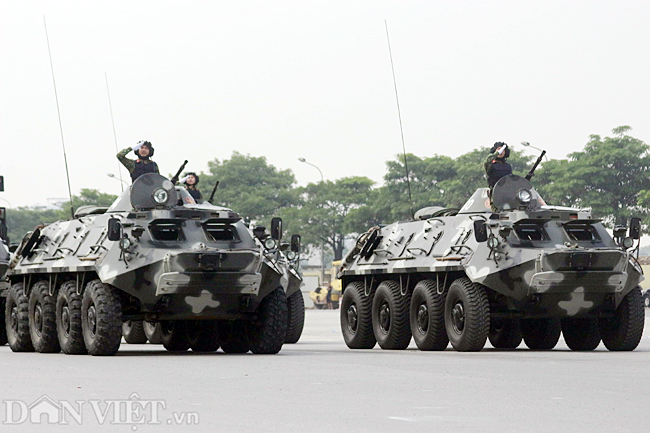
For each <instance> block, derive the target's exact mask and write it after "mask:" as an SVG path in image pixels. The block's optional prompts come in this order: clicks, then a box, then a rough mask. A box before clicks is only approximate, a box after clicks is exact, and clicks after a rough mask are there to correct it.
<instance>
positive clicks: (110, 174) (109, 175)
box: [106, 173, 129, 187]
mask: <svg viewBox="0 0 650 433" xmlns="http://www.w3.org/2000/svg"><path fill="white" fill-rule="evenodd" d="M106 176H108V177H110V178H111V179H115V180H119V181H120V182H122V183H123V184H124V185H126V186H127V187H128V186H129V184H128V183H126V182H125V181H123V180H122V179H118V178H117V177H116V176H115V175H114V174H113V173H106Z"/></svg>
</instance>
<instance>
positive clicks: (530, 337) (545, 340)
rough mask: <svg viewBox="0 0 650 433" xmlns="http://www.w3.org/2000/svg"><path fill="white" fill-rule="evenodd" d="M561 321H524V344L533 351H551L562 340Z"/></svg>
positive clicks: (522, 328)
mask: <svg viewBox="0 0 650 433" xmlns="http://www.w3.org/2000/svg"><path fill="white" fill-rule="evenodd" d="M561 331H562V328H561V327H560V320H559V319H522V320H521V333H522V335H523V337H524V343H526V346H528V348H529V349H532V350H551V349H552V348H554V347H555V345H556V344H557V342H558V340H559V339H560V333H561Z"/></svg>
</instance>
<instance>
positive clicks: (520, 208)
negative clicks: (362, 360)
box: [338, 175, 644, 351]
mask: <svg viewBox="0 0 650 433" xmlns="http://www.w3.org/2000/svg"><path fill="white" fill-rule="evenodd" d="M488 193H489V190H488V188H480V189H478V190H477V191H476V192H475V193H474V195H473V196H472V197H471V198H470V199H469V200H468V201H467V202H466V204H465V205H464V206H463V207H462V208H461V209H442V208H425V209H422V210H420V211H418V213H416V214H415V217H416V218H415V220H414V221H407V222H397V223H394V224H390V225H387V226H383V227H374V228H372V229H370V230H369V231H368V232H367V233H365V234H364V235H362V236H361V237H360V238H359V240H358V242H357V245H356V246H355V248H354V249H353V250H351V251H350V252H349V254H348V255H347V256H346V257H345V259H344V264H343V267H342V270H341V272H340V273H339V274H338V275H339V278H341V279H342V282H343V287H344V288H345V289H344V293H343V300H342V305H341V328H342V332H343V336H344V339H345V342H346V344H347V345H348V346H349V347H350V348H353V349H363V348H366V349H367V348H372V347H374V345H375V344H376V342H378V343H379V345H380V346H381V347H382V348H383V349H405V348H406V347H407V346H408V345H409V344H410V341H411V337H413V339H414V340H415V343H416V345H417V346H418V348H420V350H444V349H445V348H446V347H447V345H448V344H449V342H451V345H452V346H453V348H454V349H456V350H457V351H478V350H481V349H482V348H483V347H484V345H485V343H486V340H487V339H488V338H489V340H490V343H491V344H492V345H493V346H494V347H495V348H502V349H513V348H516V347H518V346H519V345H520V343H521V341H522V339H523V341H524V342H525V344H526V345H527V346H528V347H529V348H530V349H536V350H544V349H546V350H548V349H552V348H553V347H555V345H556V343H557V342H558V339H559V337H560V334H561V333H563V334H564V340H565V341H566V344H567V345H568V346H569V348H571V349H572V350H593V349H595V348H596V347H597V346H598V345H599V344H600V342H601V341H602V342H603V343H604V345H605V347H606V348H607V349H609V350H634V349H635V348H636V347H637V345H638V344H639V341H640V338H641V335H642V333H643V326H644V311H643V300H642V299H641V290H640V288H639V282H640V281H642V280H643V276H642V270H641V267H640V266H639V264H638V263H637V261H636V260H635V258H634V256H633V253H632V249H633V247H634V245H635V244H636V245H637V247H638V242H636V241H637V240H638V239H639V238H640V227H641V226H640V220H639V219H638V218H632V220H631V223H630V233H629V237H626V235H627V233H626V228H625V227H616V228H615V229H614V237H613V238H612V236H610V234H609V233H608V232H607V231H606V230H605V227H603V225H602V224H601V223H600V222H599V221H598V220H597V219H594V218H593V217H592V215H591V213H590V212H589V211H584V210H579V209H572V208H565V207H557V206H549V205H547V204H546V203H545V202H544V200H543V199H542V198H541V197H540V196H539V194H538V193H537V192H536V191H535V189H534V188H533V187H532V185H531V184H530V182H529V181H528V180H527V179H525V178H522V177H519V176H516V175H510V176H507V177H504V178H502V179H501V180H499V182H498V183H497V184H496V185H495V187H494V189H493V191H492V203H491V202H490V198H489V197H488ZM493 209H494V210H493Z"/></svg>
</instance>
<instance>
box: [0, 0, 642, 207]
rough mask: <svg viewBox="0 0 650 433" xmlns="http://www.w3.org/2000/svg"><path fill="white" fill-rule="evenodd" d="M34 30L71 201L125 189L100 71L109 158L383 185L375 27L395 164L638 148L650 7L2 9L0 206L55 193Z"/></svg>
mask: <svg viewBox="0 0 650 433" xmlns="http://www.w3.org/2000/svg"><path fill="white" fill-rule="evenodd" d="M43 15H45V17H46V20H47V27H48V31H49V39H50V45H51V50H52V57H53V62H54V73H55V77H56V83H57V90H58V97H59V104H60V109H61V118H62V124H63V135H64V139H65V145H66V148H67V157H68V163H69V168H70V178H71V184H72V191H73V193H78V192H79V190H80V189H81V188H96V189H99V190H101V191H105V192H110V193H119V191H120V183H119V181H116V180H114V179H110V178H109V177H107V176H106V173H117V169H118V165H117V160H116V159H115V153H116V151H115V147H116V146H115V141H114V138H113V130H112V126H111V117H110V111H109V104H108V97H107V92H106V82H105V76H104V74H105V73H106V74H107V76H108V83H109V86H110V92H111V100H112V106H113V113H114V117H115V129H116V132H117V142H118V147H119V148H120V149H122V148H125V147H128V146H132V145H134V144H135V143H136V142H137V141H139V140H142V139H146V140H149V141H151V142H152V143H153V144H154V146H155V149H156V155H155V157H154V159H155V160H156V161H157V162H158V164H159V166H160V168H161V172H162V173H163V174H167V173H171V172H175V171H176V169H177V167H178V166H179V165H180V164H181V163H182V161H183V160H184V159H188V160H189V165H188V167H187V168H188V169H191V170H192V171H197V172H199V171H202V170H207V161H208V160H212V159H214V158H219V159H225V158H229V157H230V155H231V154H232V152H233V151H235V150H236V151H238V152H241V153H248V154H251V155H253V156H266V157H267V159H268V160H269V162H270V163H271V164H273V165H275V166H276V167H278V168H280V169H287V168H288V169H291V170H293V172H294V173H295V174H296V178H297V181H298V183H299V184H301V185H304V184H306V183H308V182H316V181H318V180H320V176H319V174H318V171H317V170H316V169H314V168H313V167H310V166H308V165H306V164H303V163H300V162H299V161H298V160H297V158H298V157H305V158H306V159H307V160H308V161H310V162H312V163H314V164H316V165H318V166H319V167H320V169H321V170H322V171H323V174H324V176H325V178H326V179H331V180H334V179H337V178H341V177H345V176H352V175H363V176H368V177H370V178H371V179H373V180H375V181H376V182H378V183H380V182H381V180H382V176H383V175H384V172H385V161H387V160H389V159H392V158H394V157H395V155H396V154H398V153H399V152H401V147H402V145H401V141H400V131H399V123H398V116H397V109H396V104H395V93H394V89H393V81H392V75H391V69H390V59H389V55H388V48H387V42H386V33H385V28H384V20H387V21H388V26H389V30H390V38H391V44H392V51H393V58H394V62H395V73H396V77H397V85H398V89H399V97H400V104H401V109H402V119H403V125H404V137H405V140H406V149H407V151H408V152H411V153H414V154H416V155H419V156H432V155H434V154H442V155H449V156H452V157H455V156H458V155H460V154H462V153H465V152H468V151H470V150H472V149H474V148H476V147H478V146H481V145H491V144H492V143H494V142H495V141H505V142H507V143H509V144H511V145H515V146H516V145H517V144H518V143H520V142H521V141H529V142H530V143H531V144H533V145H535V146H538V147H542V148H545V149H547V150H548V154H549V157H551V158H563V157H565V156H566V154H567V153H570V152H573V151H577V150H580V149H582V147H583V146H584V144H585V143H586V142H587V140H588V137H589V135H590V134H599V135H603V136H604V135H608V134H610V132H611V129H612V128H614V127H616V126H620V125H630V126H632V127H633V131H632V135H633V136H635V137H637V138H640V139H642V140H644V141H645V142H648V143H650V122H649V120H650V116H649V112H648V104H649V101H650V25H648V23H649V22H650V2H648V1H625V2H622V1H593V0H591V1H570V0H563V1H549V0H544V1H522V0H518V1H458V0H454V1H433V0H429V1H421V2H416V1H393V2H381V1H376V0H375V1H352V0H347V1H342V2H337V1H333V0H328V1H325V2H312V1H300V2H298V1H296V2H281V1H272V2H269V1H264V2H261V1H260V2H255V1H246V2H233V1H230V2H225V1H223V2H220V1H205V2H199V1H192V2H189V1H183V2H181V1H174V2H171V1H160V0H158V1H147V2H144V1H124V2H122V1H111V2H102V3H101V4H99V2H88V1H83V2H82V1H76V2H72V1H60V0H58V1H56V2H54V1H50V2H34V1H19V2H17V1H10V0H0V145H1V150H2V152H1V153H0V174H2V175H4V177H5V185H6V186H5V192H3V193H0V206H2V205H6V201H8V202H10V203H11V205H12V206H13V207H17V206H24V205H32V204H36V203H45V202H46V201H47V199H48V198H53V197H66V196H67V186H66V180H65V169H64V166H63V154H62V144H61V134H60V132H59V123H58V118H57V111H56V102H55V98H54V89H53V85H52V76H51V71H50V64H49V58H48V52H47V44H46V39H45V30H44V26H43ZM476 169H477V170H482V167H480V166H477V168H476ZM123 174H124V176H127V175H126V171H123ZM208 187H209V186H204V189H205V188H208ZM2 200H6V201H5V202H3V201H2Z"/></svg>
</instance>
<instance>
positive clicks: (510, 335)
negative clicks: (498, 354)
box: [488, 319, 523, 349]
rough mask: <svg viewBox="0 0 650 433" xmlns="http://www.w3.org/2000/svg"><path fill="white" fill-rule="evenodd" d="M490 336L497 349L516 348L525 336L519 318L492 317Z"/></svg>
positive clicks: (491, 342)
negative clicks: (522, 333)
mask: <svg viewBox="0 0 650 433" xmlns="http://www.w3.org/2000/svg"><path fill="white" fill-rule="evenodd" d="M488 338H489V339H490V344H491V345H492V346H493V347H494V348H495V349H516V348H517V347H519V345H520V344H521V340H522V338H523V336H522V335H521V325H520V324H519V319H491V320H490V333H489V334H488Z"/></svg>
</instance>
